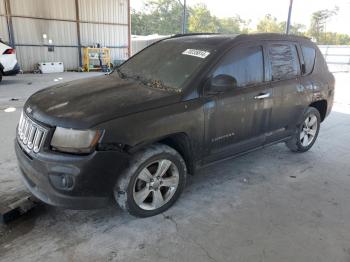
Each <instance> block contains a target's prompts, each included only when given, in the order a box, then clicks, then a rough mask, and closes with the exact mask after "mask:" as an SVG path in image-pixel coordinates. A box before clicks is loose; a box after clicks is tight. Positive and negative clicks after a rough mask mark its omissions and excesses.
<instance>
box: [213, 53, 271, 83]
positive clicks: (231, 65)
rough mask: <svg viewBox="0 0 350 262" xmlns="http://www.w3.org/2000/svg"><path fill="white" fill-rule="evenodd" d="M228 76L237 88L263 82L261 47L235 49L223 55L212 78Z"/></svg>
mask: <svg viewBox="0 0 350 262" xmlns="http://www.w3.org/2000/svg"><path fill="white" fill-rule="evenodd" d="M222 74H224V75H229V76H232V77H234V78H235V79H236V80H237V86H238V87H245V86H248V85H254V84H258V83H261V82H263V81H264V59H263V52H262V47H261V46H250V47H237V48H234V49H232V50H231V51H229V52H228V54H226V55H225V57H224V58H223V60H222V61H221V62H220V65H219V66H218V68H217V69H216V70H215V71H214V74H213V77H215V76H217V75H222Z"/></svg>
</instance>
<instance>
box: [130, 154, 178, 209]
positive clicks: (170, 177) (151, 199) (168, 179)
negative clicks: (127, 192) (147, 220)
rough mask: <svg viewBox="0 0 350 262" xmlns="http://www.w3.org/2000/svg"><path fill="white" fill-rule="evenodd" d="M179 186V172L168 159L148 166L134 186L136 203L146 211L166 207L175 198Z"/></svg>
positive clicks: (139, 175)
mask: <svg viewBox="0 0 350 262" xmlns="http://www.w3.org/2000/svg"><path fill="white" fill-rule="evenodd" d="M178 185H179V170H178V168H177V167H176V165H175V164H174V163H173V162H172V161H170V160H168V159H160V160H157V161H155V162H152V163H151V164H149V165H147V166H146V167H145V168H144V169H142V171H141V172H140V173H139V174H138V176H137V178H136V179H135V183H134V185H133V198H134V201H135V203H136V204H137V205H138V207H140V208H141V209H144V210H155V209H158V208H160V207H162V206H164V205H165V204H166V203H167V202H169V200H170V199H171V198H172V197H173V196H174V194H175V192H176V189H177V188H178Z"/></svg>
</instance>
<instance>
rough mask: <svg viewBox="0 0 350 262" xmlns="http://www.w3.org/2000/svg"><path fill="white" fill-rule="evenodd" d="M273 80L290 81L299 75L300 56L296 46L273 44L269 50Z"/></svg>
mask: <svg viewBox="0 0 350 262" xmlns="http://www.w3.org/2000/svg"><path fill="white" fill-rule="evenodd" d="M269 56H270V61H271V69H272V79H273V80H283V79H290V78H293V77H295V76H297V75H298V73H299V61H298V54H297V50H296V47H295V45H291V44H272V45H271V46H270V48H269Z"/></svg>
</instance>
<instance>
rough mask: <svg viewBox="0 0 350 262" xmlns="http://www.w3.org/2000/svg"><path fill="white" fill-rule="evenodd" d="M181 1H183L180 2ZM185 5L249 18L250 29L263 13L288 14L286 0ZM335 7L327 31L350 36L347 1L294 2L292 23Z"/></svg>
mask: <svg viewBox="0 0 350 262" xmlns="http://www.w3.org/2000/svg"><path fill="white" fill-rule="evenodd" d="M180 1H183V0H180ZM144 2H145V0H131V7H132V8H134V9H136V10H141V9H142V6H143V3H144ZM187 3H188V5H195V4H197V3H205V4H206V5H207V7H208V8H209V9H210V11H211V12H212V14H214V15H216V16H218V17H230V16H234V15H236V14H237V15H239V16H241V17H242V18H243V19H250V20H251V21H252V22H251V24H250V27H252V28H255V26H256V24H257V23H258V21H259V19H260V18H262V17H264V16H265V15H266V14H271V15H272V16H275V17H277V19H278V20H279V21H285V20H286V19H287V15H288V7H289V0H187ZM335 6H338V7H339V12H338V15H337V16H335V17H333V18H332V20H330V21H329V22H328V24H327V29H326V30H327V31H332V32H338V33H345V34H349V35H350V0H294V4H293V12H292V21H291V22H292V24H293V23H300V24H305V25H307V26H309V24H310V18H311V14H312V13H313V12H315V11H318V10H321V9H333V8H334V7H335Z"/></svg>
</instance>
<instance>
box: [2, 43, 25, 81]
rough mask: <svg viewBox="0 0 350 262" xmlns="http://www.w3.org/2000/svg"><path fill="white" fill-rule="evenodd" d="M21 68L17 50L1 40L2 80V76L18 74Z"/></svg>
mask: <svg viewBox="0 0 350 262" xmlns="http://www.w3.org/2000/svg"><path fill="white" fill-rule="evenodd" d="M19 70H20V68H19V65H18V62H17V58H16V50H15V49H13V48H12V47H10V46H8V45H6V44H5V43H4V42H2V41H1V40H0V82H1V80H2V76H10V75H16V74H18V72H19Z"/></svg>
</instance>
